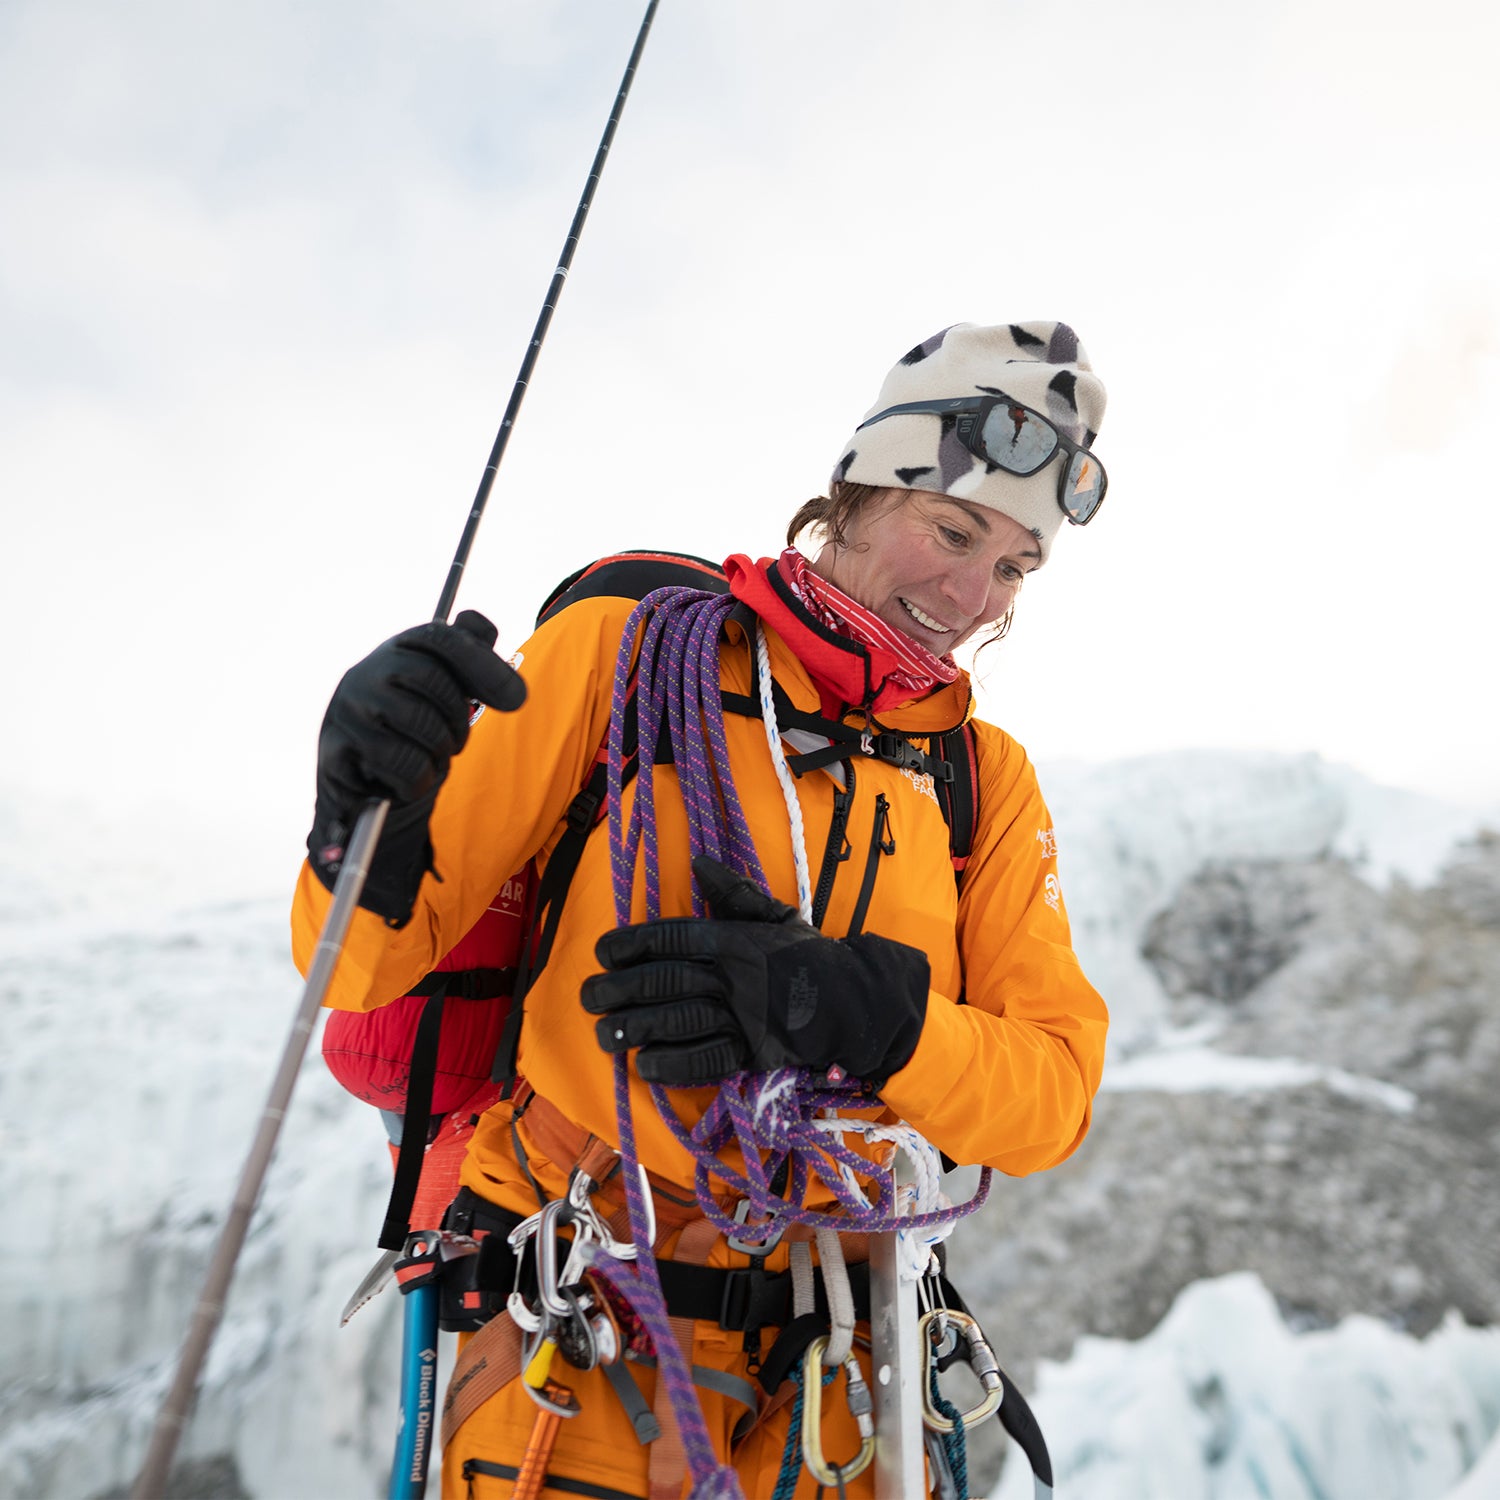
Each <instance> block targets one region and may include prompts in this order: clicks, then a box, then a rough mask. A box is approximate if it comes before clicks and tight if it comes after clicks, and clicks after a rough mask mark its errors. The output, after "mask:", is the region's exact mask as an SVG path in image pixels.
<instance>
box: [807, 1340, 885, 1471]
mask: <svg viewBox="0 0 1500 1500" xmlns="http://www.w3.org/2000/svg"><path fill="white" fill-rule="evenodd" d="M827 1348H828V1335H827V1334H826V1333H820V1334H819V1335H818V1336H817V1338H815V1339H814V1340H813V1341H812V1343H810V1344H809V1345H808V1346H807V1353H806V1354H804V1355H803V1356H802V1462H803V1463H805V1464H806V1465H807V1467H808V1470H809V1471H810V1472H811V1474H812V1476H813V1478H814V1479H816V1480H817V1481H818V1483H819V1484H823V1485H829V1484H832V1485H839V1486H842V1485H844V1484H846V1483H847V1482H848V1481H849V1480H851V1479H853V1478H854V1477H855V1475H857V1474H863V1473H864V1471H865V1470H866V1469H868V1468H869V1467H870V1462H871V1460H872V1459H873V1458H874V1457H875V1418H874V1415H873V1412H874V1403H873V1402H872V1401H871V1399H870V1388H869V1386H867V1385H866V1384H865V1377H864V1373H863V1372H862V1371H861V1370H860V1368H859V1360H858V1359H856V1358H855V1356H854V1353H853V1351H852V1350H851V1351H850V1353H849V1355H848V1356H847V1357H846V1358H845V1360H844V1391H845V1398H846V1399H847V1401H848V1403H849V1411H850V1414H851V1415H852V1416H853V1418H854V1424H855V1426H856V1427H858V1429H859V1452H858V1453H856V1454H855V1455H854V1457H853V1458H851V1459H850V1460H849V1462H848V1463H846V1464H838V1465H833V1464H830V1463H829V1462H828V1460H827V1458H826V1457H825V1456H824V1453H823V1432H822V1427H823V1351H824V1350H825V1349H827Z"/></svg>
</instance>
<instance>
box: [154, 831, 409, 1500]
mask: <svg viewBox="0 0 1500 1500" xmlns="http://www.w3.org/2000/svg"><path fill="white" fill-rule="evenodd" d="M389 807H390V803H388V802H376V803H372V804H371V805H370V806H369V807H367V808H365V810H364V811H363V812H362V813H361V814H360V815H359V821H358V823H357V824H356V825H355V829H354V836H353V838H351V839H350V841H349V851H348V853H347V854H346V855H345V857H344V863H343V867H342V868H341V869H340V871H339V878H338V880H337V881H336V882H335V883H334V887H333V902H332V904H331V905H330V907H329V909H328V917H327V919H326V920H325V921H324V923H323V931H322V932H321V933H320V934H319V936H318V946H317V948H316V950H315V951H314V953H313V961H312V964H311V966H310V967H309V968H308V971H307V982H306V984H305V986H304V988H303V991H302V999H301V1001H300V1002H299V1003H298V1006H297V1014H296V1018H295V1020H294V1021H293V1022H292V1029H291V1032H290V1034H289V1035H288V1036H287V1039H286V1046H285V1047H284V1048H283V1049H282V1053H281V1062H280V1064H279V1065H278V1067H277V1069H276V1077H275V1079H274V1080H273V1082H272V1084H271V1091H270V1093H269V1094H268V1095H267V1096H266V1103H265V1108H264V1109H262V1111H261V1115H260V1124H259V1126H258V1127H257V1129H256V1132H255V1139H254V1140H253V1141H252V1142H251V1145H250V1152H249V1155H248V1156H247V1157H246V1158H245V1165H244V1168H243V1170H242V1171H241V1172H240V1180H239V1185H238V1186H237V1187H236V1188H235V1192H234V1201H233V1202H232V1203H231V1205H230V1209H229V1217H228V1219H227V1220H226V1221H225V1224H224V1228H223V1229H222V1230H221V1231H220V1234H219V1242H218V1244H217V1245H216V1246H215V1247H214V1254H213V1260H212V1261H211V1262H210V1263H209V1267H208V1275H207V1276H206V1277H205V1278H204V1281H203V1290H202V1291H201V1292H200V1293H199V1295H198V1303H197V1306H196V1307H194V1309H193V1319H192V1323H191V1324H190V1325H189V1328H188V1336H187V1339H186V1340H185V1341H184V1343H183V1346H182V1355H181V1358H180V1359H179V1361H178V1365H177V1375H176V1378H175V1379H174V1380H173V1382H172V1385H171V1388H170V1390H168V1392H167V1396H166V1400H165V1401H164V1402H163V1403H162V1408H161V1412H160V1414H159V1415H158V1416H157V1419H156V1426H155V1428H154V1429H153V1431H152V1433H151V1443H150V1446H149V1447H148V1448H147V1450H146V1461H145V1463H144V1464H143V1465H142V1466H141V1472H140V1477H139V1478H138V1479H137V1480H136V1483H135V1488H134V1489H133V1490H132V1491H131V1492H130V1494H131V1500H158V1497H159V1496H160V1495H161V1494H162V1492H163V1490H164V1489H165V1487H166V1482H167V1474H168V1471H169V1470H170V1469H171V1467H172V1458H173V1455H174V1454H175V1453H176V1451H177V1442H178V1439H179V1438H180V1437H181V1436H182V1429H183V1428H184V1427H185V1426H186V1425H187V1420H188V1417H189V1416H190V1415H191V1411H192V1405H193V1396H194V1393H195V1392H196V1390H197V1388H198V1376H199V1373H200V1372H201V1370H202V1368H203V1364H204V1361H205V1360H206V1359H207V1357H208V1350H209V1345H211V1344H212V1343H213V1340H214V1335H215V1334H216V1333H217V1332H218V1331H219V1322H220V1320H221V1319H222V1318H223V1316H224V1302H225V1299H226V1298H227V1297H228V1295H229V1283H230V1281H231V1280H232V1279H233V1277H234V1268H235V1262H236V1261H237V1260H238V1259H239V1254H240V1250H241V1248H242V1247H243V1245H244V1243H245V1235H246V1233H247V1232H248V1230H249V1228H250V1217H251V1215H252V1214H253V1213H254V1212H255V1202H256V1199H257V1198H258V1197H259V1196H260V1189H261V1184H262V1183H263V1182H264V1181H265V1177H266V1170H267V1168H268V1167H269V1166H270V1164H271V1154H272V1152H273V1151H274V1150H275V1149H276V1138H277V1136H278V1135H279V1134H280V1133H281V1122H282V1120H283V1119H285V1117H286V1112H287V1107H288V1105H289V1104H290V1103H291V1099H292V1090H293V1089H294V1088H295V1087H296V1084H297V1074H298V1072H299V1071H300V1070H301V1067H302V1060H303V1058H304V1057H306V1055H307V1045H308V1041H309V1040H310V1038H311V1037H312V1033H313V1028H314V1027H315V1026H316V1025H317V1022H318V1011H319V1009H320V1008H321V1007H322V1004H323V996H324V994H325V993H326V991H327V989H328V981H329V980H330V979H332V978H333V970H334V966H335V965H336V964H337V963H338V959H339V954H340V953H341V952H342V951H343V947H344V939H345V937H346V936H347V935H348V932H349V923H350V922H351V921H352V920H353V917H354V908H355V907H356V906H357V905H358V903H359V893H360V891H362V890H363V889H364V884H365V877H366V876H367V875H368V874H369V871H370V858H371V856H372V855H373V854H374V852H375V843H376V840H377V839H378V838H379V837H380V830H381V828H382V827H384V825H385V815H386V811H387V809H388V808H389Z"/></svg>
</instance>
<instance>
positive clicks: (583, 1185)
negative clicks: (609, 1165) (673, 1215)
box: [568, 1162, 656, 1260]
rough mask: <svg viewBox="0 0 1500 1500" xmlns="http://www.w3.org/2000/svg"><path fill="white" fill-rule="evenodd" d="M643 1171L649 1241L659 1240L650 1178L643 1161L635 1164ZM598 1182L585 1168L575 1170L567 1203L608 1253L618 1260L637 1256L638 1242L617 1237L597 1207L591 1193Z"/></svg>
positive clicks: (569, 1187)
mask: <svg viewBox="0 0 1500 1500" xmlns="http://www.w3.org/2000/svg"><path fill="white" fill-rule="evenodd" d="M636 1165H637V1167H638V1169H639V1171H640V1178H641V1192H642V1194H643V1195H644V1197H645V1203H646V1232H647V1235H648V1236H649V1239H650V1242H651V1243H653V1244H654V1243H655V1241H656V1199H655V1198H654V1197H652V1195H651V1180H650V1178H648V1177H647V1176H646V1168H645V1166H644V1165H643V1164H641V1163H639V1162H638V1163H637V1164H636ZM597 1186H598V1184H597V1183H596V1182H595V1181H594V1179H593V1178H592V1177H589V1176H587V1175H586V1174H585V1173H583V1172H579V1171H575V1172H574V1173H573V1179H572V1181H571V1182H569V1184H568V1206H569V1208H571V1209H572V1211H573V1218H574V1219H575V1221H576V1220H580V1219H581V1220H583V1221H584V1222H585V1223H586V1224H587V1225H588V1226H589V1229H590V1230H591V1231H592V1232H593V1235H594V1238H595V1239H596V1240H597V1241H598V1243H599V1247H600V1249H602V1250H603V1251H604V1253H605V1254H606V1255H609V1256H612V1257H613V1258H614V1259H615V1260H634V1259H635V1246H634V1245H633V1244H632V1243H631V1242H630V1241H629V1240H622V1239H617V1238H616V1236H615V1234H614V1232H613V1231H612V1230H611V1229H610V1227H609V1225H608V1224H607V1223H606V1222H605V1219H604V1215H603V1214H601V1213H600V1212H599V1209H598V1207H597V1206H596V1204H595V1203H594V1200H593V1198H592V1197H591V1196H590V1194H591V1193H593V1191H594V1189H595V1188H596V1187H597Z"/></svg>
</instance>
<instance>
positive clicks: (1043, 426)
mask: <svg viewBox="0 0 1500 1500" xmlns="http://www.w3.org/2000/svg"><path fill="white" fill-rule="evenodd" d="M980 438H981V440H982V441H983V443H984V451H985V454H986V456H987V457H988V458H989V460H990V462H991V463H996V464H999V465H1000V467H1001V468H1002V469H1004V470H1005V471H1006V472H1007V473H1009V474H1035V473H1036V471H1037V470H1038V469H1040V468H1041V466H1042V465H1043V464H1044V463H1046V462H1047V460H1048V459H1049V458H1051V457H1052V455H1053V454H1054V453H1056V452H1057V434H1056V433H1055V432H1054V431H1053V430H1052V426H1051V424H1050V423H1048V422H1044V421H1043V420H1042V419H1041V418H1040V417H1039V416H1037V415H1036V413H1035V412H1030V411H1027V410H1026V408H1025V407H1024V406H1006V405H1003V404H1002V405H999V406H996V407H994V408H993V409H992V410H991V411H990V413H989V415H988V416H987V417H986V418H985V419H984V428H983V430H982V432H981V433H980Z"/></svg>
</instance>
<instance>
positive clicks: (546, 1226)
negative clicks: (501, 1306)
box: [534, 1198, 573, 1319]
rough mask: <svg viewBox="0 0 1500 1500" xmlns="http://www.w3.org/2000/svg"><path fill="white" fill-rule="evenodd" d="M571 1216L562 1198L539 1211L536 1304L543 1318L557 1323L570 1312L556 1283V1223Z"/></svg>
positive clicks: (535, 1250)
mask: <svg viewBox="0 0 1500 1500" xmlns="http://www.w3.org/2000/svg"><path fill="white" fill-rule="evenodd" d="M571 1212H572V1211H571V1209H570V1208H569V1206H568V1203H567V1200H566V1199H564V1198H554V1199H553V1200H552V1201H551V1202H550V1203H548V1204H547V1205H546V1206H545V1207H544V1208H543V1209H542V1213H541V1223H540V1224H539V1225H538V1226H537V1231H536V1243H535V1247H534V1253H535V1255H536V1291H537V1301H538V1302H540V1303H541V1305H542V1312H543V1313H544V1314H546V1315H548V1316H550V1317H553V1318H558V1319H562V1318H566V1317H568V1316H570V1314H571V1313H572V1311H573V1309H572V1307H571V1306H570V1305H569V1304H568V1302H567V1301H566V1300H565V1299H564V1298H563V1295H562V1284H561V1282H560V1281H559V1280H558V1271H557V1226H558V1221H559V1220H560V1219H561V1218H562V1217H563V1216H564V1215H565V1214H566V1215H569V1216H571Z"/></svg>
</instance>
